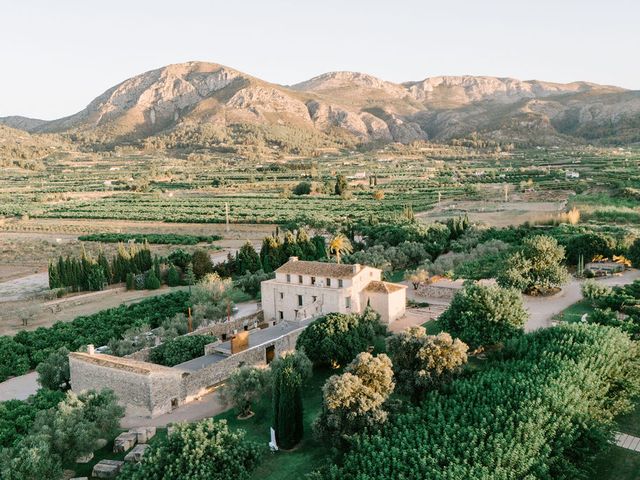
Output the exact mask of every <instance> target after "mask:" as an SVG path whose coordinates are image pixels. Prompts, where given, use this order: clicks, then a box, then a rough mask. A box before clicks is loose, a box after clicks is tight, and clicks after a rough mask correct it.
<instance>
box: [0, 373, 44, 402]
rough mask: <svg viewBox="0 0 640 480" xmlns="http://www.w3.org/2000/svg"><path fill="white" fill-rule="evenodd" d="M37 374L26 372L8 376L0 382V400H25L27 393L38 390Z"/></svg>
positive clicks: (30, 393) (31, 393)
mask: <svg viewBox="0 0 640 480" xmlns="http://www.w3.org/2000/svg"><path fill="white" fill-rule="evenodd" d="M38 388H40V385H38V374H37V373H36V372H31V373H27V374H26V375H21V376H19V377H14V378H10V379H9V380H5V381H4V382H2V383H0V402H4V401H5V400H26V399H27V397H28V396H29V395H33V394H34V393H36V392H37V391H38Z"/></svg>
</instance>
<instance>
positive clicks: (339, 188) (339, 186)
mask: <svg viewBox="0 0 640 480" xmlns="http://www.w3.org/2000/svg"><path fill="white" fill-rule="evenodd" d="M347 190H349V182H347V177H345V176H344V175H341V174H338V176H336V186H335V188H334V190H333V193H335V194H336V195H344V194H345V193H347Z"/></svg>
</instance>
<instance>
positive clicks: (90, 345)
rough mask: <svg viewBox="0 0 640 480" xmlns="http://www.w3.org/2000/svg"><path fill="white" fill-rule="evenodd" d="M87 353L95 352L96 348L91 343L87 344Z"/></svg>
mask: <svg viewBox="0 0 640 480" xmlns="http://www.w3.org/2000/svg"><path fill="white" fill-rule="evenodd" d="M87 353H88V354H89V355H93V354H94V353H96V348H95V347H94V346H93V345H92V344H89V345H87Z"/></svg>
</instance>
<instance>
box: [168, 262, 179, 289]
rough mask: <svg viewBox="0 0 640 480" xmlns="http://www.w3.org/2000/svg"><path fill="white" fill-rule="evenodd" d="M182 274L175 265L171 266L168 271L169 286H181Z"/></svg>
mask: <svg viewBox="0 0 640 480" xmlns="http://www.w3.org/2000/svg"><path fill="white" fill-rule="evenodd" d="M180 283H181V280H180V273H179V272H178V269H177V268H176V267H175V266H174V265H173V264H171V265H169V270H168V271H167V285H169V286H170V287H177V286H178V285H180Z"/></svg>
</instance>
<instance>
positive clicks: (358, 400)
mask: <svg viewBox="0 0 640 480" xmlns="http://www.w3.org/2000/svg"><path fill="white" fill-rule="evenodd" d="M391 367H392V365H391V360H389V357H387V356H386V355H385V354H384V353H382V354H380V355H378V356H377V357H374V356H373V355H371V354H370V353H367V352H364V353H359V354H358V356H357V357H356V358H355V359H354V360H353V361H352V362H351V363H350V364H349V365H347V367H346V368H345V369H344V373H343V374H342V375H333V376H332V377H331V378H329V380H327V383H325V385H324V387H323V388H322V393H323V399H324V403H323V408H322V412H321V413H320V416H319V417H318V419H317V420H316V422H315V423H314V433H315V434H316V436H318V437H319V438H320V439H322V440H323V441H324V442H326V443H328V444H330V445H335V446H342V447H344V446H345V445H347V444H348V441H349V439H350V438H351V437H353V435H355V434H357V433H361V432H363V431H366V430H370V429H376V428H379V427H380V426H381V425H382V424H384V423H385V422H386V421H387V417H388V413H387V412H386V411H385V410H384V408H383V406H384V404H385V402H386V401H387V399H388V398H389V395H391V393H392V392H393V389H394V387H395V383H394V381H393V370H392V368H391Z"/></svg>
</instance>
